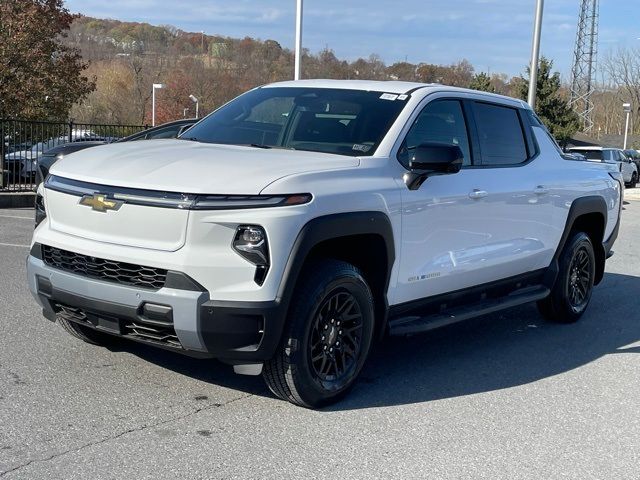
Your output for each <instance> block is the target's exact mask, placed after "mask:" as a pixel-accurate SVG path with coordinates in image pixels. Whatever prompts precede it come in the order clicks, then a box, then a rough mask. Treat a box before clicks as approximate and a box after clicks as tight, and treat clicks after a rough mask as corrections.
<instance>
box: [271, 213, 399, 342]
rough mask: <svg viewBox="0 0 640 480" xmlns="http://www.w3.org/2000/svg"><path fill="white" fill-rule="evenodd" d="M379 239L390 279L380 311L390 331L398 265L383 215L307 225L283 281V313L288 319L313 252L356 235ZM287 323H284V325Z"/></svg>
mask: <svg viewBox="0 0 640 480" xmlns="http://www.w3.org/2000/svg"><path fill="white" fill-rule="evenodd" d="M371 234H374V235H379V236H380V237H381V238H382V239H383V241H384V244H385V247H386V257H387V258H386V265H385V266H384V267H385V268H386V278H385V282H384V289H383V295H382V297H383V306H382V307H383V308H379V309H378V310H377V311H376V315H382V318H381V319H380V320H381V325H380V326H381V327H382V329H383V330H384V328H386V322H387V313H388V310H389V308H388V301H387V295H386V294H387V291H388V288H389V282H390V280H391V271H392V270H393V265H394V263H395V242H394V236H393V227H392V225H391V221H390V219H389V217H388V216H387V215H386V214H385V213H383V212H377V211H362V212H348V213H336V214H331V215H324V216H321V217H316V218H314V219H312V220H310V221H309V222H307V223H306V224H305V225H304V227H302V229H301V230H300V232H299V233H298V236H297V237H296V240H295V242H294V243H293V248H292V249H291V252H290V253H289V258H288V259H287V263H286V266H285V269H284V273H283V275H282V279H281V281H280V288H279V289H278V299H279V303H280V306H281V313H282V314H283V315H284V316H285V317H286V315H287V313H288V310H289V304H290V302H291V297H292V295H293V291H294V290H295V286H296V284H297V282H298V279H299V276H300V273H301V271H302V268H303V266H304V263H305V261H306V260H307V258H308V256H309V253H310V252H311V251H312V249H313V248H314V247H315V246H317V245H319V244H320V243H322V242H324V241H327V240H334V239H339V238H341V237H350V236H354V235H371ZM283 323H284V322H283Z"/></svg>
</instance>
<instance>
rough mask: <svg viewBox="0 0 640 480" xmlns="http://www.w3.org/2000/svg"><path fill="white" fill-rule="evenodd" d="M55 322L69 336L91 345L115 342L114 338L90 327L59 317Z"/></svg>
mask: <svg viewBox="0 0 640 480" xmlns="http://www.w3.org/2000/svg"><path fill="white" fill-rule="evenodd" d="M57 322H58V323H59V324H60V326H61V327H62V328H63V329H64V330H65V331H66V332H67V333H68V334H69V335H71V336H73V337H76V338H79V339H80V340H82V341H84V342H87V343H90V344H91V345H102V346H105V345H110V344H112V343H114V342H115V340H116V338H115V337H113V336H112V335H109V334H108V333H103V332H99V331H97V330H94V329H93V328H91V327H86V326H84V325H80V324H79V323H76V322H72V321H70V320H67V319H65V318H62V317H61V316H58V317H57Z"/></svg>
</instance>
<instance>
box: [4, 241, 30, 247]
mask: <svg viewBox="0 0 640 480" xmlns="http://www.w3.org/2000/svg"><path fill="white" fill-rule="evenodd" d="M0 247H19V248H29V245H18V244H17V243H2V242H0Z"/></svg>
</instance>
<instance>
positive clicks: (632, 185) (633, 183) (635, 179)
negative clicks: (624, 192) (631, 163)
mask: <svg viewBox="0 0 640 480" xmlns="http://www.w3.org/2000/svg"><path fill="white" fill-rule="evenodd" d="M637 183H638V174H637V173H634V174H633V175H632V176H631V183H630V184H629V187H630V188H635V186H636V184H637Z"/></svg>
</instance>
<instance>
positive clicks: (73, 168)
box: [28, 80, 623, 407]
mask: <svg viewBox="0 0 640 480" xmlns="http://www.w3.org/2000/svg"><path fill="white" fill-rule="evenodd" d="M611 170H612V169H606V168H604V167H603V165H601V164H596V163H593V162H588V161H581V160H579V159H577V158H576V157H573V158H570V157H568V156H563V153H562V152H561V151H560V149H559V148H558V146H557V145H556V143H555V142H554V140H553V139H552V138H551V136H550V135H549V133H548V132H547V130H546V129H545V128H544V127H543V126H542V124H541V123H540V121H539V120H538V118H537V117H536V115H535V114H534V112H533V111H532V110H531V109H530V108H529V106H528V105H527V104H525V103H524V102H522V101H520V100H515V99H512V98H507V97H503V96H498V95H493V94H488V93H482V92H476V91H472V90H464V89H458V88H452V87H446V86H442V85H426V84H419V83H406V82H373V81H370V82H369V81H332V80H308V81H299V82H284V83H277V84H272V85H267V86H263V87H260V88H256V89H253V90H251V91H249V92H247V93H245V94H243V95H241V96H240V97H238V98H236V99H235V100H233V101H231V102H230V103H228V104H226V105H224V106H223V107H221V108H220V109H218V110H217V111H215V112H213V113H212V114H211V115H209V116H208V117H206V118H205V119H203V120H201V121H200V122H199V123H197V124H196V125H195V126H194V127H192V128H191V129H190V130H188V131H187V132H186V133H185V134H183V135H182V137H181V138H179V139H177V140H150V141H147V142H133V143H124V144H111V145H106V146H100V147H96V148H91V149H87V150H84V151H82V152H79V153H76V154H73V155H71V156H68V157H65V158H64V159H63V160H61V161H60V162H57V163H56V164H54V165H53V167H52V168H51V170H50V174H49V176H48V178H47V179H46V182H45V183H44V184H43V185H41V187H40V189H39V191H38V196H37V219H38V225H37V227H36V230H35V233H34V236H33V244H32V248H31V252H30V255H29V258H28V280H29V286H30V289H31V291H32V292H33V295H34V296H35V298H36V299H37V301H38V302H39V304H40V305H41V306H42V308H43V312H44V315H45V317H47V318H48V319H50V320H52V321H57V322H59V323H60V324H61V325H62V326H63V327H64V328H65V329H66V330H67V331H69V333H71V334H72V335H74V336H76V337H79V338H81V339H83V340H85V341H88V342H91V343H96V344H101V343H103V342H106V341H108V340H109V339H111V338H113V336H119V337H122V338H128V339H131V340H135V341H139V342H145V343H147V344H152V345H156V346H158V347H162V348H165V349H169V350H172V351H175V352H181V353H184V354H190V355H194V356H202V357H208V358H211V357H214V358H218V359H219V360H221V361H223V362H226V363H228V364H231V365H233V366H234V369H235V370H236V371H237V372H238V373H245V374H260V373H262V374H263V376H264V378H265V380H266V383H267V384H268V386H269V388H270V389H271V390H272V391H273V393H274V394H275V395H277V396H278V397H280V398H283V399H286V400H289V401H291V402H293V403H295V404H298V405H302V406H306V407H318V406H321V405H324V404H327V403H330V402H332V401H336V400H337V399H338V398H340V397H341V396H342V395H344V394H345V393H346V392H347V391H348V390H349V388H350V387H351V386H352V385H353V383H354V381H355V380H356V377H357V376H358V374H359V372H360V371H361V369H362V367H363V364H364V363H365V360H366V358H367V356H368V354H369V352H370V350H371V347H372V345H373V344H374V341H375V340H376V339H379V338H381V337H382V336H383V335H384V334H387V333H390V334H392V335H407V334H415V333H418V332H424V331H428V330H431V329H433V328H436V327H440V326H443V325H448V324H451V323H453V322H457V321H460V320H464V319H467V318H470V317H475V316H478V315H483V314H486V313H490V312H495V311H497V310H500V309H504V308H509V307H512V306H515V305H519V304H522V303H526V302H534V301H536V302H538V306H539V308H540V311H541V313H542V314H543V315H544V316H545V317H546V318H548V319H549V320H552V321H558V322H573V321H576V320H577V319H578V318H579V317H580V316H581V315H582V314H583V313H584V311H585V309H586V308H587V305H588V304H589V300H590V298H591V292H592V288H593V286H594V285H597V284H598V283H600V281H601V280H602V278H603V272H604V265H605V259H606V258H608V257H609V256H610V255H611V254H612V251H611V247H612V244H613V242H614V241H615V239H616V236H617V233H618V226H619V218H620V210H621V195H622V190H623V183H622V179H621V177H620V173H619V172H617V171H611Z"/></svg>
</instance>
